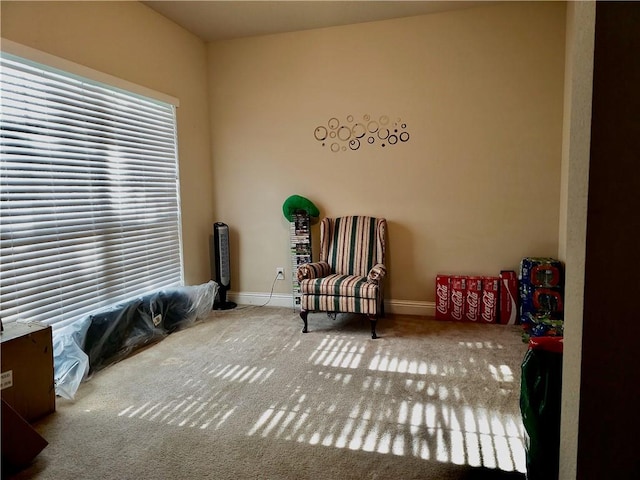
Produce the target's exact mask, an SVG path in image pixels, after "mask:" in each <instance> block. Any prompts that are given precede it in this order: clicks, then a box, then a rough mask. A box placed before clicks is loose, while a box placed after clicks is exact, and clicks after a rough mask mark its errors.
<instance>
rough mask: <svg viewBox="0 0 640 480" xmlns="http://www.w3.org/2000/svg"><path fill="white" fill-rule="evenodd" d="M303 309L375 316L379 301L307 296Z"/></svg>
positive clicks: (304, 298) (303, 298)
mask: <svg viewBox="0 0 640 480" xmlns="http://www.w3.org/2000/svg"><path fill="white" fill-rule="evenodd" d="M301 306H302V309H303V310H308V311H311V312H350V313H363V314H365V315H375V314H377V313H378V301H377V300H376V299H374V298H358V297H341V296H337V295H313V296H312V295H306V296H303V297H302V305H301Z"/></svg>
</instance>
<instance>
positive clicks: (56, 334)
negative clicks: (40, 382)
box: [53, 317, 90, 400]
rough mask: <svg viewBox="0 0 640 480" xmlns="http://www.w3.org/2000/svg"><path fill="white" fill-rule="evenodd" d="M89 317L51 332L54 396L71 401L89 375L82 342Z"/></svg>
mask: <svg viewBox="0 0 640 480" xmlns="http://www.w3.org/2000/svg"><path fill="white" fill-rule="evenodd" d="M89 320H90V319H89V317H85V318H82V319H80V320H78V321H76V322H74V323H72V324H71V325H67V326H66V327H63V328H61V329H59V330H54V331H53V372H54V373H53V377H54V381H55V386H56V395H58V396H60V397H63V398H66V399H68V400H73V398H74V396H75V393H76V391H77V390H78V387H79V386H80V383H82V382H83V381H84V380H85V379H86V378H87V375H88V373H89V357H88V356H87V354H86V353H85V352H84V350H83V349H84V341H85V337H86V335H87V330H88V328H89Z"/></svg>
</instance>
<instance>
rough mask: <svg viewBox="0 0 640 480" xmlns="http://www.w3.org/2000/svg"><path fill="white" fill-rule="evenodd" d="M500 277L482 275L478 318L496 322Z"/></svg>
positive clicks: (486, 321)
mask: <svg viewBox="0 0 640 480" xmlns="http://www.w3.org/2000/svg"><path fill="white" fill-rule="evenodd" d="M499 291H500V278H498V277H484V278H483V279H482V301H481V302H480V320H482V321H483V322H485V323H496V320H497V318H498V292H499Z"/></svg>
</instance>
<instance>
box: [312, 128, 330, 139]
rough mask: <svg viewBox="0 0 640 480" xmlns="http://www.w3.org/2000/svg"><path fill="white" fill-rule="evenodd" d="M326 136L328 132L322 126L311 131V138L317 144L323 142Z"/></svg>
mask: <svg viewBox="0 0 640 480" xmlns="http://www.w3.org/2000/svg"><path fill="white" fill-rule="evenodd" d="M327 134H328V131H327V129H326V127H323V126H320V127H316V129H315V130H314V131H313V136H314V137H315V138H316V140H318V141H319V142H321V141H322V140H325V139H326V138H327Z"/></svg>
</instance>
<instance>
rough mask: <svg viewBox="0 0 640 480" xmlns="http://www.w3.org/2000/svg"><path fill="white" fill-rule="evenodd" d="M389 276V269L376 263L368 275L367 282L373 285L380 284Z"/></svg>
mask: <svg viewBox="0 0 640 480" xmlns="http://www.w3.org/2000/svg"><path fill="white" fill-rule="evenodd" d="M386 274H387V267H385V266H384V265H383V264H381V263H376V264H375V265H374V266H373V267H371V270H369V274H368V275H367V281H368V282H371V283H376V284H377V283H380V282H381V281H382V280H383V279H384V276H385V275H386Z"/></svg>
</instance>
